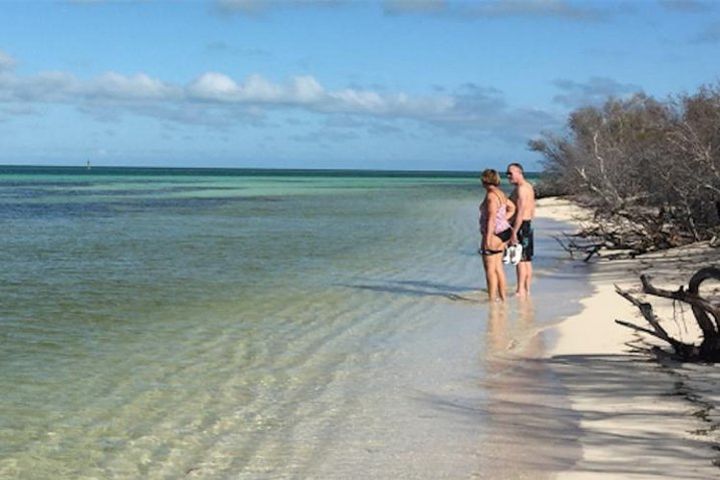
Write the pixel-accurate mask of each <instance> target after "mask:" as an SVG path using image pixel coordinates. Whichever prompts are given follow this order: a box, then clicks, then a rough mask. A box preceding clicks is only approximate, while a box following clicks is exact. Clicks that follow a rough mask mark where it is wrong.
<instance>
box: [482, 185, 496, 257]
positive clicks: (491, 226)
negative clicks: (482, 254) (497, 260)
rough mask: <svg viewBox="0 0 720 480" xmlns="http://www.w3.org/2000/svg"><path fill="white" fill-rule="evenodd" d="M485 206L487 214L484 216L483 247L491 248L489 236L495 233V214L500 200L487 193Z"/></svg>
mask: <svg viewBox="0 0 720 480" xmlns="http://www.w3.org/2000/svg"><path fill="white" fill-rule="evenodd" d="M485 208H487V215H486V217H485V236H484V237H483V248H484V249H489V248H492V245H491V244H490V238H491V237H492V236H494V235H495V216H496V215H497V211H498V208H500V202H499V201H498V199H497V195H488V196H487V197H486V199H485Z"/></svg>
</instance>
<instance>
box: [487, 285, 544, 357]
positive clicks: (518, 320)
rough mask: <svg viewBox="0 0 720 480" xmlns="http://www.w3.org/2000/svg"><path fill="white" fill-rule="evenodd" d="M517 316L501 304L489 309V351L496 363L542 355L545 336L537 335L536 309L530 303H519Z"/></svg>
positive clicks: (491, 306)
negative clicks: (505, 358) (508, 357)
mask: <svg viewBox="0 0 720 480" xmlns="http://www.w3.org/2000/svg"><path fill="white" fill-rule="evenodd" d="M514 313H515V312H514V311H512V310H510V309H509V308H508V306H506V305H505V304H502V303H491V304H490V305H488V316H487V332H486V333H487V336H486V341H487V346H486V348H487V353H488V354H489V355H490V356H492V357H494V360H495V361H498V360H499V358H498V357H500V356H503V355H505V354H510V353H512V354H519V355H521V356H522V357H526V356H527V357H535V356H537V355H539V354H540V353H542V352H541V350H542V339H541V337H542V334H541V333H540V332H538V331H537V328H536V325H535V309H534V307H533V304H532V302H531V301H530V299H525V300H523V301H520V302H518V303H517V316H515V315H513V314H514ZM518 350H519V351H518Z"/></svg>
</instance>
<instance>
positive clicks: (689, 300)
mask: <svg viewBox="0 0 720 480" xmlns="http://www.w3.org/2000/svg"><path fill="white" fill-rule="evenodd" d="M710 279H714V280H720V268H718V267H705V268H701V269H700V270H698V271H697V272H695V274H694V275H693V276H692V278H691V279H690V282H689V284H688V287H687V288H685V287H684V286H681V287H680V288H678V289H677V290H664V289H661V288H657V287H655V286H654V285H653V284H652V283H650V277H648V276H646V275H641V276H640V281H641V282H642V292H643V293H645V294H647V295H652V296H655V297H661V298H667V299H671V300H673V301H679V302H683V303H686V304H688V305H690V307H691V308H692V312H693V315H694V317H695V321H696V322H697V325H698V327H700V330H701V331H702V341H701V342H700V344H699V345H695V344H694V343H687V342H683V341H681V340H678V339H676V338H673V337H672V336H671V335H670V334H668V332H667V331H666V330H665V329H664V328H663V326H662V325H661V320H660V319H659V318H658V317H657V316H656V315H655V312H654V311H653V308H652V305H651V304H650V303H648V302H644V301H641V300H639V299H638V298H637V297H635V296H633V295H632V294H631V293H630V292H628V291H626V290H622V289H621V288H619V287H618V286H617V285H616V286H615V290H616V291H617V293H618V294H619V295H621V296H622V297H623V298H625V299H627V300H628V301H629V302H630V303H632V304H633V305H635V306H636V307H637V308H638V309H639V310H640V313H642V315H643V317H644V318H645V320H646V321H647V322H648V323H649V324H650V327H651V328H646V327H641V326H639V325H635V324H633V323H630V322H626V321H623V320H615V322H616V323H618V324H619V325H622V326H624V327H628V328H631V329H633V330H635V331H639V332H643V333H646V334H648V335H651V336H653V337H655V338H658V339H660V340H662V341H664V342H666V343H667V344H669V345H670V346H671V347H672V349H673V352H674V354H675V356H676V357H678V358H679V359H681V360H688V361H707V362H718V361H720V306H718V305H716V304H715V303H713V302H711V301H709V300H707V299H705V298H703V297H702V296H700V285H701V284H702V283H703V282H705V281H706V280H710Z"/></svg>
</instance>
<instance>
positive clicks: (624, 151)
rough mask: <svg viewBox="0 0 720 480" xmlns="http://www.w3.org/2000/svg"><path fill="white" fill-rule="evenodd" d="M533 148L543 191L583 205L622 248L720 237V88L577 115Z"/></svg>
mask: <svg viewBox="0 0 720 480" xmlns="http://www.w3.org/2000/svg"><path fill="white" fill-rule="evenodd" d="M530 148H531V150H533V151H536V152H539V153H541V154H542V155H543V160H542V164H543V176H542V180H541V184H540V189H541V190H549V191H553V192H558V193H562V194H569V195H575V196H577V197H578V198H580V199H584V201H585V203H586V204H588V205H589V206H591V207H592V208H593V209H594V210H595V212H596V218H597V219H598V220H599V225H605V227H599V228H601V230H603V231H602V232H596V234H599V235H600V236H601V237H603V238H605V239H606V240H610V241H611V243H613V244H614V246H616V247H618V248H623V247H631V248H633V249H634V250H636V251H648V250H652V249H655V248H666V247H670V246H676V245H680V244H683V243H687V242H691V241H697V240H703V239H708V238H711V237H712V236H713V235H715V234H717V233H718V232H719V231H720V228H719V227H720V84H718V85H716V86H705V87H702V88H700V89H699V90H698V91H697V92H696V93H694V94H683V95H679V96H676V97H673V98H670V99H668V100H666V101H658V100H656V99H653V98H652V97H649V96H646V95H643V94H637V95H635V96H633V97H632V98H630V99H624V100H621V99H612V98H611V99H609V100H607V101H606V102H605V104H604V105H603V106H601V107H594V106H587V107H583V108H579V109H577V110H575V111H573V112H572V113H571V114H570V116H569V118H568V121H567V130H566V133H565V134H564V135H553V134H544V135H543V136H542V138H541V139H538V140H533V141H531V142H530ZM607 225H613V226H614V227H607ZM613 229H614V231H612V230H613ZM618 232H620V234H617V233H618Z"/></svg>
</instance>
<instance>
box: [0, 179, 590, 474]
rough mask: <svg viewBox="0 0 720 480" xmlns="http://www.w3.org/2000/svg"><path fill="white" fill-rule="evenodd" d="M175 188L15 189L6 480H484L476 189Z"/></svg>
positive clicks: (1, 246) (2, 329) (381, 184)
mask: <svg viewBox="0 0 720 480" xmlns="http://www.w3.org/2000/svg"><path fill="white" fill-rule="evenodd" d="M172 173H173V172H171V171H151V172H149V171H145V172H144V171H137V170H132V171H123V170H122V169H119V170H113V171H104V172H103V171H96V170H92V171H83V170H72V171H67V170H60V171H53V170H43V169H34V170H28V169H13V168H7V169H4V170H2V171H0V226H1V227H2V235H0V264H2V266H3V268H2V270H0V284H2V285H3V300H2V312H1V313H0V333H1V334H2V337H3V338H2V343H1V344H0V392H2V394H1V395H2V405H3V413H2V415H1V416H0V475H2V476H3V478H5V477H10V478H54V479H64V478H68V479H69V478H73V479H77V478H181V477H188V478H349V477H353V476H358V475H361V474H362V473H361V472H365V473H366V474H367V475H369V476H371V477H374V478H383V477H388V476H398V475H399V476H400V477H403V476H407V477H408V478H438V472H443V475H446V476H449V478H457V476H458V475H459V476H466V475H468V474H471V473H472V472H477V471H481V470H482V465H483V462H484V460H483V457H482V453H481V452H480V450H479V449H478V448H477V447H478V442H480V439H481V438H482V437H483V436H484V435H487V434H488V431H487V425H486V423H484V422H483V419H482V415H480V416H478V418H473V421H472V422H471V423H469V422H468V421H467V419H466V418H463V417H462V416H458V415H457V414H456V413H455V412H452V411H450V412H449V411H448V409H447V408H443V402H444V401H445V400H443V396H444V395H449V396H450V397H452V398H460V397H463V398H464V397H466V396H473V398H482V397H483V396H484V395H486V392H484V391H483V389H482V387H481V386H480V384H481V382H480V380H481V379H483V378H484V377H485V376H486V375H487V372H486V371H485V370H486V368H487V365H486V364H485V363H484V360H483V359H484V358H485V356H484V353H483V351H484V350H486V349H487V348H486V346H483V343H484V342H485V340H484V339H485V336H486V335H487V331H486V330H485V327H484V326H485V321H486V317H487V311H486V306H485V303H484V302H483V300H482V298H483V295H482V294H479V293H478V288H479V287H480V286H482V284H483V279H482V271H481V266H480V261H479V258H478V256H477V254H476V252H475V250H476V247H477V221H476V209H477V203H478V200H479V196H480V195H481V193H482V192H481V191H480V188H479V187H478V186H477V182H476V179H474V178H472V177H443V176H440V175H438V176H436V177H431V176H405V177H403V176H398V175H396V176H386V177H382V176H367V175H354V176H353V175H340V174H338V175H333V176H327V175H321V174H318V173H315V172H308V173H306V174H301V173H298V172H294V173H292V174H288V173H282V172H279V173H276V174H269V173H266V172H265V173H263V174H258V173H255V174H252V175H251V174H243V173H242V172H235V173H234V174H227V172H220V173H218V172H215V173H214V174H200V173H198V172H192V171H191V172H185V174H183V175H177V174H172ZM543 241H544V240H542V239H541V240H540V242H543ZM545 242H546V243H545V245H546V247H547V248H546V249H545V250H546V251H552V248H551V244H552V243H553V242H552V241H551V240H546V241H545ZM541 251H542V249H541ZM553 255H554V254H553ZM553 255H550V254H548V255H547V256H546V257H545V258H538V268H539V270H540V273H541V275H542V269H543V268H546V269H550V270H552V269H557V267H558V262H559V260H558V259H557V255H554V256H553ZM553 281H556V280H552V279H548V281H547V283H546V285H548V286H549V285H550V284H551V283H552V282H553ZM543 295H547V297H543ZM553 295H557V296H558V297H557V298H558V299H560V298H561V294H560V293H559V292H557V289H556V288H555V287H552V288H550V287H548V288H546V289H545V290H542V289H541V292H540V296H539V298H547V299H549V300H548V301H549V302H550V303H549V304H553V302H554V304H555V305H554V307H553V308H551V309H547V310H545V313H544V316H543V315H538V316H537V320H536V321H537V322H538V323H543V322H548V321H552V320H553V319H556V318H558V315H559V313H562V308H561V307H560V306H559V305H560V304H561V303H562V302H561V301H559V300H553ZM566 308H568V309H571V308H576V306H575V305H567V307H566ZM541 317H542V318H541ZM523 328H525V329H526V327H523ZM459 339H460V340H459Z"/></svg>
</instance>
